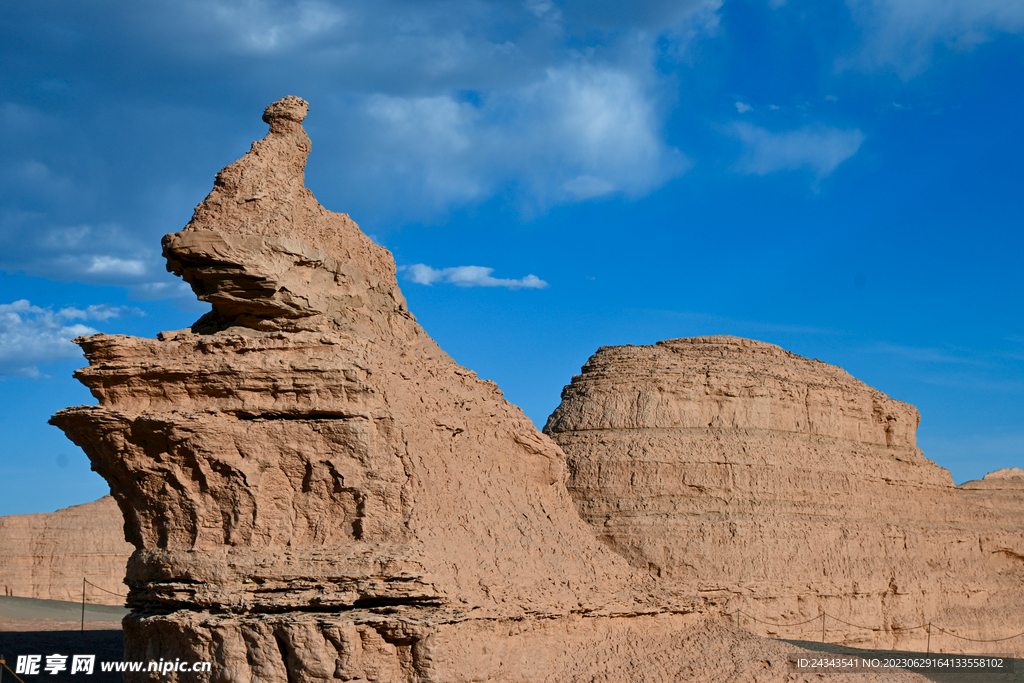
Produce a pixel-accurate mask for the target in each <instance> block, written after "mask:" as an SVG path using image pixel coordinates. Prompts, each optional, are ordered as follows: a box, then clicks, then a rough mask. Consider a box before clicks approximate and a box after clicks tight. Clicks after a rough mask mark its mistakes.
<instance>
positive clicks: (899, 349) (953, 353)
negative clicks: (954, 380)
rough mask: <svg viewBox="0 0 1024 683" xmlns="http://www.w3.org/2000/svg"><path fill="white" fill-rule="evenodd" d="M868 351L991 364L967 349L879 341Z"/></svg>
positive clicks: (917, 359)
mask: <svg viewBox="0 0 1024 683" xmlns="http://www.w3.org/2000/svg"><path fill="white" fill-rule="evenodd" d="M868 350H869V351H874V352H877V353H886V354H891V355H895V356H900V357H902V358H905V359H907V360H912V361H915V362H918V363H941V364H952V365H975V366H986V367H988V366H991V365H992V364H991V363H990V362H988V361H986V360H983V359H982V358H980V357H979V355H978V354H977V353H976V352H971V351H970V350H969V349H936V348H927V347H917V346H903V345H901V344H891V343H889V342H879V343H877V344H874V345H872V346H869V347H868Z"/></svg>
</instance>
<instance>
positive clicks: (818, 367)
mask: <svg viewBox="0 0 1024 683" xmlns="http://www.w3.org/2000/svg"><path fill="white" fill-rule="evenodd" d="M919 419H920V418H919V415H918V413H917V410H916V409H915V408H914V407H913V406H911V405H908V404H906V403H902V402H900V401H895V400H893V399H891V398H889V397H888V396H886V395H885V394H883V393H882V392H880V391H878V390H876V389H873V388H871V387H869V386H867V385H866V384H864V383H863V382H859V381H857V380H856V379H854V378H853V377H851V376H850V375H849V374H848V373H847V372H845V371H844V370H842V368H838V367H835V366H832V365H828V364H827V363H822V362H821V361H817V360H809V359H806V358H801V357H800V356H797V355H796V354H793V353H790V352H788V351H785V350H783V349H781V348H779V347H777V346H773V345H771V344H765V343H763V342H757V341H753V340H749V339H739V338H737V337H694V338H692V339H673V340H669V341H663V342H659V343H658V344H656V345H654V346H614V347H602V348H601V349H599V350H598V351H597V353H595V354H594V355H593V356H592V357H591V358H590V359H589V360H588V361H587V363H586V365H584V366H583V369H582V372H581V374H580V375H577V376H576V377H574V378H573V380H572V382H571V383H570V384H569V385H568V386H566V387H565V389H564V390H563V392H562V404H561V405H560V406H559V407H558V408H557V409H556V410H555V412H554V413H553V414H552V415H551V417H550V418H549V419H548V423H547V426H546V427H545V431H546V432H548V433H549V434H556V433H565V432H574V431H584V430H595V429H642V428H653V429H700V428H712V429H721V430H729V429H764V430H774V431H786V432H796V433H803V434H812V435H821V436H831V437H836V438H842V439H847V440H850V441H859V442H866V443H875V444H881V445H886V446H902V447H911V448H912V447H914V446H915V445H916V437H915V430H916V429H917V425H918V422H919Z"/></svg>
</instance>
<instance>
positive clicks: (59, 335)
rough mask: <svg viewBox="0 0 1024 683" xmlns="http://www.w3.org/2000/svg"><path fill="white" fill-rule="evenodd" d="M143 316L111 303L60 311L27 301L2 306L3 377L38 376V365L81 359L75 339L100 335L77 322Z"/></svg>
mask: <svg viewBox="0 0 1024 683" xmlns="http://www.w3.org/2000/svg"><path fill="white" fill-rule="evenodd" d="M139 314H141V311H139V310H137V309H133V308H128V307H127V306H111V305H107V304H100V305H93V306H88V307H87V308H85V309H78V308H74V307H67V308H62V309H60V310H59V311H56V312H54V311H52V310H50V309H48V308H41V307H39V306H33V305H32V304H31V303H30V302H29V301H27V300H25V299H21V300H19V301H15V302H13V303H10V304H0V376H3V375H22V376H26V377H38V376H39V367H38V366H39V365H41V364H43V363H49V362H52V361H57V360H65V359H69V358H76V357H80V356H81V351H80V350H79V348H78V347H77V346H75V345H74V344H72V343H71V340H72V339H74V338H75V337H78V336H81V335H84V334H96V332H97V330H96V329H94V328H92V327H89V326H88V325H84V324H82V322H75V321H88V320H98V321H105V320H110V319H111V318H117V317H121V316H125V315H139Z"/></svg>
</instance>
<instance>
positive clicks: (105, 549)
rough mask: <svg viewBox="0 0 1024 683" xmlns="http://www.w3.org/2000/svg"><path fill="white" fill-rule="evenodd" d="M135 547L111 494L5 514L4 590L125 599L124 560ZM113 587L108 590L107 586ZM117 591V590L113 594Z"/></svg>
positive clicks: (0, 565) (1, 528) (0, 578)
mask: <svg viewBox="0 0 1024 683" xmlns="http://www.w3.org/2000/svg"><path fill="white" fill-rule="evenodd" d="M134 549H135V548H134V547H132V546H131V544H129V543H125V540H124V520H123V519H122V518H121V513H120V511H119V510H118V509H117V503H115V502H114V499H113V498H111V497H110V496H104V497H103V498H100V499H99V500H97V501H95V502H92V503H86V504H85V505H75V506H72V507H69V508H64V509H63V510H57V511H56V512H51V513H45V514H44V513H40V514H33V515H10V516H7V517H0V592H2V593H3V595H13V596H16V597H21V598H41V599H43V600H73V601H79V600H81V599H82V579H83V578H84V579H86V580H88V581H89V582H91V583H93V584H95V586H99V587H100V589H101V590H97V589H96V588H95V587H94V586H86V601H87V602H90V603H95V604H100V605H122V604H124V598H121V597H118V595H124V594H125V592H126V591H127V588H125V585H124V572H125V564H126V563H127V562H128V556H129V555H131V553H132V551H133V550H134ZM104 591H109V592H104ZM112 593H114V594H117V595H112Z"/></svg>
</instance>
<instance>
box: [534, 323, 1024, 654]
mask: <svg viewBox="0 0 1024 683" xmlns="http://www.w3.org/2000/svg"><path fill="white" fill-rule="evenodd" d="M917 426H918V413H917V410H916V409H915V408H914V407H913V406H910V405H908V404H906V403H901V402H899V401H895V400H893V399H891V398H889V397H888V396H886V395H885V394H883V393H881V392H880V391H877V390H875V389H872V388H871V387H869V386H867V385H866V384H864V383H862V382H859V381H857V380H856V379H854V378H853V377H851V376H850V375H849V374H848V373H846V372H845V371H843V370H842V369H841V368H838V367H835V366H832V365H828V364H826V363H823V362H821V361H817V360H809V359H807V358H802V357H800V356H797V355H796V354H793V353H789V352H788V351H785V350H783V349H781V348H779V347H777V346H773V345H771V344H765V343H762V342H757V341H753V340H749V339H740V338H736V337H724V336H721V337H696V338H692V339H674V340H669V341H663V342H659V343H658V344H656V345H654V346H620V347H604V348H601V349H599V350H598V351H597V353H595V354H594V355H593V356H592V357H591V358H590V360H589V361H587V364H586V365H585V366H584V367H583V371H582V373H581V374H580V375H577V376H576V377H574V378H573V380H572V383H571V384H569V385H568V386H567V387H565V390H564V391H563V392H562V403H561V405H560V406H559V407H558V408H557V409H556V410H555V412H554V413H553V414H552V415H551V417H550V419H549V420H548V423H547V426H546V427H545V432H546V433H547V434H548V435H550V436H551V437H552V438H553V439H554V440H555V442H556V443H558V444H559V445H560V446H561V447H562V449H563V450H564V451H565V453H566V455H567V459H568V460H567V461H568V465H569V479H568V488H569V491H570V493H571V494H572V496H573V498H574V500H575V501H576V505H577V507H578V509H579V510H580V514H581V516H582V517H583V518H584V519H586V520H587V521H588V522H590V523H591V525H592V526H593V527H594V529H595V532H596V533H598V535H599V536H600V537H601V538H602V540H604V541H605V542H606V544H607V545H608V546H609V547H611V548H614V549H615V550H616V551H617V552H619V553H620V554H621V555H623V556H624V557H626V558H627V559H628V560H629V561H630V563H631V564H632V565H633V566H634V567H636V568H638V569H641V570H646V571H648V572H650V573H651V574H652V575H654V576H658V577H660V578H661V580H663V581H677V582H681V583H683V584H686V585H688V586H691V587H692V589H693V590H695V591H697V592H698V593H700V594H703V595H719V596H728V600H729V603H728V604H729V606H728V610H729V611H733V610H736V609H740V610H743V611H745V612H746V613H747V614H750V615H752V616H754V617H755V618H759V619H762V620H764V621H770V622H782V623H787V622H789V623H793V622H799V621H804V620H807V619H813V618H814V617H815V616H816V615H818V614H819V612H820V611H821V610H824V611H825V612H827V613H828V614H830V615H833V616H836V617H838V618H839V619H843V620H845V621H847V622H851V623H853V624H857V625H866V626H869V627H871V628H872V629H874V630H870V629H862V628H856V627H852V626H850V625H849V624H843V623H840V622H839V621H837V620H832V621H830V622H829V623H828V624H826V626H827V628H828V634H827V637H828V638H829V639H830V641H832V642H836V641H839V642H846V643H847V644H851V645H862V646H873V647H885V648H892V647H896V648H903V649H914V648H920V649H921V650H922V651H923V650H924V648H925V647H926V642H925V640H926V637H927V633H926V631H925V630H923V629H915V630H910V631H902V630H900V629H901V628H905V627H911V626H917V625H919V624H922V623H925V624H926V623H928V622H929V621H931V622H933V623H935V624H939V625H941V626H943V627H945V628H947V629H951V630H954V631H956V632H957V633H958V634H960V635H964V636H968V637H973V638H1000V637H1004V636H1010V635H1013V634H1014V633H1018V632H1019V631H1020V619H1019V615H1020V614H1021V613H1022V611H1021V607H1022V606H1024V588H1022V586H1024V582H1022V580H1024V562H1022V561H1021V559H1022V557H1024V527H1022V522H1021V520H1020V516H1019V514H1017V515H1016V516H1014V515H1013V514H1010V512H1011V510H1017V511H1018V512H1019V510H1020V505H1021V504H1020V500H1021V497H1020V490H1021V488H1022V487H1021V485H1020V482H1021V481H1022V480H1021V479H1019V478H1013V477H1008V478H1003V479H993V480H991V481H990V480H989V478H988V477H986V479H985V480H984V481H983V482H973V483H972V486H971V487H970V488H972V489H974V490H972V491H970V492H965V491H961V490H959V489H957V488H956V487H955V486H953V482H952V479H951V477H950V474H949V472H948V471H947V470H945V469H943V468H941V467H938V466H937V465H935V463H933V462H932V461H930V460H928V459H927V458H925V457H923V456H922V454H921V451H920V450H919V449H918V448H917V447H916V436H915V432H916V428H917ZM965 486H968V485H965ZM993 493H1004V494H1005V495H1003V496H1002V498H993V496H992V495H991V494H993ZM969 495H973V496H974V497H973V498H969ZM986 500H988V501H990V504H989V505H988V507H1000V509H1001V510H1004V511H1005V512H1006V514H1002V515H999V514H995V513H993V512H992V511H991V510H988V509H986V507H984V506H983V505H979V504H978V503H979V502H983V501H986ZM1013 506H1016V507H1015V508H1013ZM746 625H747V626H748V627H750V628H752V630H754V631H755V632H757V633H766V634H771V635H776V636H778V637H783V638H804V639H814V640H817V639H818V638H820V635H821V623H820V621H813V622H812V623H810V624H808V625H804V626H803V627H802V628H796V629H787V628H776V627H772V626H768V625H765V624H763V623H755V622H752V621H750V620H749V619H748V620H747V622H746ZM932 647H933V651H934V649H935V648H940V649H942V650H944V651H948V652H952V651H969V652H977V651H979V649H978V648H979V647H985V646H984V645H979V644H977V643H971V642H968V641H963V640H956V639H953V638H949V637H944V638H942V639H941V640H940V639H939V638H938V637H937V636H936V635H933V637H932ZM999 647H1003V648H1005V647H1006V643H996V644H991V645H990V646H989V648H990V649H989V651H1000V650H999V649H998V648H999ZM991 648H995V649H994V650H993V649H991Z"/></svg>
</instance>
